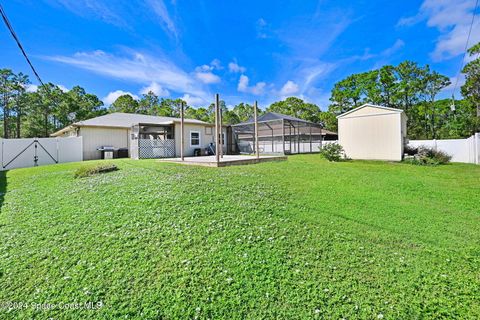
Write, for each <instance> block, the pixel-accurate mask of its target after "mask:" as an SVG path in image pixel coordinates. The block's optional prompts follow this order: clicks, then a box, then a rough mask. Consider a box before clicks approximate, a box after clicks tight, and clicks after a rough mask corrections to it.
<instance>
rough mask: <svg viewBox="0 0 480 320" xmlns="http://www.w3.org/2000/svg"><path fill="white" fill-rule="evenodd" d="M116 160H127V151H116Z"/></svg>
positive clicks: (124, 149)
mask: <svg viewBox="0 0 480 320" xmlns="http://www.w3.org/2000/svg"><path fill="white" fill-rule="evenodd" d="M117 158H128V149H127V148H120V149H118V151H117Z"/></svg>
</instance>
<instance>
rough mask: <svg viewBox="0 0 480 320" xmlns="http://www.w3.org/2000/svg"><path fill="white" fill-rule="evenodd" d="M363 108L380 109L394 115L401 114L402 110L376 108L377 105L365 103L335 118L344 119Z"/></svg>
mask: <svg viewBox="0 0 480 320" xmlns="http://www.w3.org/2000/svg"><path fill="white" fill-rule="evenodd" d="M365 107H371V108H377V109H382V110H386V111H392V112H395V113H402V112H403V110H402V109H395V108H389V107H384V106H378V105H375V104H370V103H365V104H364V105H361V106H360V107H357V108H355V109H352V110H350V111H347V112H345V113H342V114H341V115H339V116H337V118H342V117H344V116H346V115H348V114H351V113H354V112H356V111H358V110H360V109H363V108H365Z"/></svg>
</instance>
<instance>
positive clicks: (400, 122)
mask: <svg viewBox="0 0 480 320" xmlns="http://www.w3.org/2000/svg"><path fill="white" fill-rule="evenodd" d="M337 118H338V142H339V144H340V145H341V146H342V147H343V149H344V150H345V154H346V156H347V157H349V158H352V159H373V160H391V161H401V160H402V158H403V150H404V146H405V144H406V136H407V116H406V115H405V112H404V111H403V110H400V109H394V108H387V107H383V106H377V105H372V104H364V105H362V106H360V107H358V108H355V109H353V110H350V111H348V112H346V113H343V114H341V115H339V116H338V117H337Z"/></svg>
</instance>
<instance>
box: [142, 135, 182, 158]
mask: <svg viewBox="0 0 480 320" xmlns="http://www.w3.org/2000/svg"><path fill="white" fill-rule="evenodd" d="M138 157H139V158H140V159H156V158H174V157H175V140H173V139H168V140H150V139H138Z"/></svg>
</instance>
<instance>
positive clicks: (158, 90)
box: [140, 82, 170, 97]
mask: <svg viewBox="0 0 480 320" xmlns="http://www.w3.org/2000/svg"><path fill="white" fill-rule="evenodd" d="M150 91H151V92H153V93H155V94H156V95H157V96H159V97H168V96H169V95H170V92H169V91H168V90H167V89H164V88H163V87H162V86H161V85H159V84H158V83H156V82H152V83H150V85H148V86H146V87H143V88H142V90H141V91H140V93H141V94H147V93H149V92H150Z"/></svg>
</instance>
